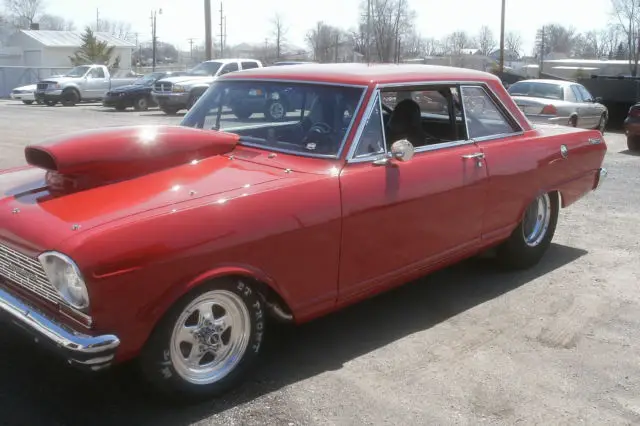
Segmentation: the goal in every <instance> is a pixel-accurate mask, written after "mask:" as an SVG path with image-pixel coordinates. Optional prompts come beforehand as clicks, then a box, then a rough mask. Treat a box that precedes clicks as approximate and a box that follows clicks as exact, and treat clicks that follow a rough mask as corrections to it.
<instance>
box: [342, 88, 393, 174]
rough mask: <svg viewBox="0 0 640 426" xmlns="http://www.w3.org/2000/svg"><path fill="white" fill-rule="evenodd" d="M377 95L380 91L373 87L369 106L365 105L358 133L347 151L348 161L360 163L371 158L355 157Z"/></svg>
mask: <svg viewBox="0 0 640 426" xmlns="http://www.w3.org/2000/svg"><path fill="white" fill-rule="evenodd" d="M365 93H366V92H365ZM377 96H379V92H378V91H377V89H373V90H372V92H371V96H370V97H369V101H368V102H367V106H366V107H365V110H364V112H363V114H362V117H361V118H360V122H359V123H358V128H357V130H356V133H355V135H353V140H352V141H351V146H350V147H349V151H348V152H347V158H346V159H347V163H360V162H362V161H367V160H371V158H369V157H360V158H355V157H354V155H355V153H356V149H357V148H358V144H359V143H360V137H361V136H362V132H364V128H365V126H366V125H367V121H368V120H369V118H370V117H371V113H372V112H373V108H374V107H375V102H376V97H377ZM383 133H384V131H383ZM385 149H386V147H385ZM378 155H379V154H378Z"/></svg>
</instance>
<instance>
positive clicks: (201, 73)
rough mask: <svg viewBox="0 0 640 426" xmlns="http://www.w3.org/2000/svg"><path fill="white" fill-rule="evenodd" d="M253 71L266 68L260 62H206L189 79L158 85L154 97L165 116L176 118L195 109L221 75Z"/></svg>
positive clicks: (187, 74) (185, 76) (184, 77)
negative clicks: (183, 111) (174, 115)
mask: <svg viewBox="0 0 640 426" xmlns="http://www.w3.org/2000/svg"><path fill="white" fill-rule="evenodd" d="M251 68H262V62H260V61H258V60H256V59H214V60H212V61H205V62H202V63H200V64H198V65H196V66H195V67H193V68H192V69H190V70H189V71H187V73H186V75H183V76H181V77H168V78H163V79H162V80H158V81H156V83H155V84H154V86H153V92H152V96H153V99H154V101H155V102H156V103H157V104H158V105H159V106H160V109H161V110H162V111H163V112H164V113H165V114H169V115H173V114H176V113H177V112H178V111H180V110H181V109H187V110H188V109H191V107H192V106H193V105H195V103H196V101H197V100H198V99H200V96H202V95H203V94H204V92H205V91H206V90H207V89H208V88H209V85H210V84H211V83H213V82H214V81H215V80H216V79H217V78H218V77H220V76H221V75H224V74H227V73H230V72H234V71H241V70H247V69H251Z"/></svg>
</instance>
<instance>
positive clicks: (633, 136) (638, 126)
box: [624, 104, 640, 152]
mask: <svg viewBox="0 0 640 426" xmlns="http://www.w3.org/2000/svg"><path fill="white" fill-rule="evenodd" d="M624 131H625V134H626V136H627V148H629V151H631V152H640V104H635V105H632V106H631V108H629V112H628V113H627V118H625V120H624Z"/></svg>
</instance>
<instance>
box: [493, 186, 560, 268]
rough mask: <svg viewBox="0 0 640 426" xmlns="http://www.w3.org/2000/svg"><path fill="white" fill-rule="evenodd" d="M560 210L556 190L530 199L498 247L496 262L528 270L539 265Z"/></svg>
mask: <svg viewBox="0 0 640 426" xmlns="http://www.w3.org/2000/svg"><path fill="white" fill-rule="evenodd" d="M559 211H560V201H559V197H558V194H557V193H556V192H551V193H546V194H541V195H539V196H538V197H537V198H536V199H535V200H533V202H532V203H531V204H530V205H529V206H528V207H527V209H526V210H525V213H524V215H523V217H522V220H521V221H520V223H519V224H518V226H516V228H515V229H514V230H513V232H512V233H511V236H510V237H509V239H508V240H507V241H505V242H504V243H502V244H501V245H500V246H499V247H498V249H497V259H498V262H499V263H500V264H501V265H502V266H503V267H505V268H507V269H527V268H531V267H533V266H535V265H536V264H538V262H540V260H541V259H542V257H543V256H544V254H545V253H546V252H547V250H548V249H549V246H550V245H551V240H552V239H553V235H554V234H555V231H556V226H557V224H558V214H559Z"/></svg>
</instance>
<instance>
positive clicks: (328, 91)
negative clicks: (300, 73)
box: [181, 80, 365, 157]
mask: <svg viewBox="0 0 640 426" xmlns="http://www.w3.org/2000/svg"><path fill="white" fill-rule="evenodd" d="M364 92H365V89H364V88H358V87H344V86H332V85H325V84H321V83H318V84H310V83H289V82H287V83H284V82H268V81H252V82H247V81H232V80H231V81H221V82H216V83H213V84H212V85H211V87H210V88H209V90H207V92H206V93H205V94H204V95H203V96H202V98H200V100H199V101H198V102H197V103H196V105H195V106H194V107H193V108H191V110H189V112H188V113H187V115H186V116H185V117H184V119H183V121H182V123H181V125H182V126H187V127H196V128H200V129H215V130H223V131H226V132H231V133H235V134H237V135H239V136H240V143H241V144H244V145H250V146H256V147H259V148H264V149H267V150H274V151H283V152H289V153H293V154H299V155H305V156H328V157H336V156H338V155H339V153H340V150H341V148H342V145H343V144H344V140H345V137H346V135H347V132H348V131H349V128H350V127H351V125H352V123H353V121H354V117H355V116H356V112H357V111H356V110H357V108H358V105H359V103H360V101H361V98H362V96H363V95H364Z"/></svg>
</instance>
